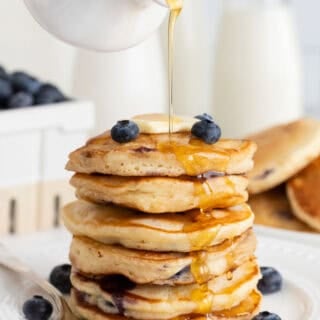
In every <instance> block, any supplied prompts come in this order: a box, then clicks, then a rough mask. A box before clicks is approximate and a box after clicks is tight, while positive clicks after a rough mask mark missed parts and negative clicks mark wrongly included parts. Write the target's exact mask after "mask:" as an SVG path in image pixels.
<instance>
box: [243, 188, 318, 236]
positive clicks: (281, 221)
mask: <svg viewBox="0 0 320 320" xmlns="http://www.w3.org/2000/svg"><path fill="white" fill-rule="evenodd" d="M249 205H250V206H251V208H252V211H253V212H254V214H255V220H254V222H255V224H260V225H264V226H269V227H273V228H280V229H287V230H294V231H303V232H314V231H315V230H314V229H312V228H311V227H309V226H308V225H307V224H305V223H303V222H302V221H300V220H299V219H297V218H296V217H295V215H294V214H293V212H292V209H291V207H290V203H289V201H288V198H287V195H286V190H285V186H284V185H282V186H279V187H277V188H275V189H272V190H269V191H266V192H263V193H260V194H256V195H252V196H251V197H250V200H249Z"/></svg>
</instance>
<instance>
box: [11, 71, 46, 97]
mask: <svg viewBox="0 0 320 320" xmlns="http://www.w3.org/2000/svg"><path fill="white" fill-rule="evenodd" d="M11 83H12V86H13V89H14V90H15V91H16V92H17V91H26V92H29V93H31V94H35V93H36V92H37V91H38V90H39V88H40V86H41V82H40V81H39V80H37V79H36V78H34V77H31V76H30V75H28V74H27V73H25V72H21V71H17V72H14V73H13V74H12V75H11Z"/></svg>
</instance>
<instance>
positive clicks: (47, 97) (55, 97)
mask: <svg viewBox="0 0 320 320" xmlns="http://www.w3.org/2000/svg"><path fill="white" fill-rule="evenodd" d="M62 101H66V97H65V96H64V95H63V93H62V92H61V91H60V90H59V89H58V88H57V87H56V86H54V85H52V84H50V83H46V84H43V85H42V86H41V87H40V89H39V90H38V91H37V92H36V94H35V103H36V104H38V105H39V104H50V103H56V102H62Z"/></svg>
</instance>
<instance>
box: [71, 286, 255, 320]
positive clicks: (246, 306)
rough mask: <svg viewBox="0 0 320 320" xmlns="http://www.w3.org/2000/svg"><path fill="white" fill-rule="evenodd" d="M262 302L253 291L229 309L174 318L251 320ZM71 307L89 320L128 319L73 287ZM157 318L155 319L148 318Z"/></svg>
mask: <svg viewBox="0 0 320 320" xmlns="http://www.w3.org/2000/svg"><path fill="white" fill-rule="evenodd" d="M260 304H261V295H260V293H258V292H257V291H255V290H254V291H252V292H251V293H250V295H249V296H248V297H247V298H246V299H244V300H243V301H242V302H241V303H240V304H239V305H238V306H236V307H234V308H231V309H229V310H222V311H220V312H215V313H211V314H206V315H197V314H190V315H184V316H180V317H178V318H175V319H174V320H251V319H252V318H253V317H254V316H255V315H256V314H257V313H258V312H259V308H260ZM70 307H71V309H72V311H73V312H74V314H75V315H77V316H79V317H80V318H85V319H87V320H128V319H130V318H126V317H125V316H121V315H115V314H110V313H105V312H103V311H102V310H101V309H100V308H99V307H98V306H97V305H94V304H90V303H88V302H87V301H86V295H85V294H83V293H81V292H79V291H77V290H76V289H72V293H71V298H70ZM148 320H155V319H148Z"/></svg>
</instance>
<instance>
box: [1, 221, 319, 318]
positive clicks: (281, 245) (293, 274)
mask: <svg viewBox="0 0 320 320" xmlns="http://www.w3.org/2000/svg"><path fill="white" fill-rule="evenodd" d="M256 232H257V234H258V240H259V246H258V251H257V255H258V258H259V260H260V264H261V265H264V266H273V267H275V268H277V269H278V270H279V271H280V272H281V273H282V275H283V277H284V288H283V290H282V291H281V292H280V293H277V294H273V295H270V296H266V297H264V302H263V307H262V310H268V311H272V312H275V313H277V314H279V315H280V316H281V318H282V320H319V319H320V303H319V302H320V236H312V235H307V234H302V233H300V234H298V233H295V232H288V231H278V230H274V229H270V228H261V227H259V228H256ZM70 240H71V237H70V236H69V235H68V234H67V233H66V232H65V231H63V230H56V231H52V232H46V233H39V234H35V235H31V236H25V237H14V238H6V239H2V242H3V243H4V244H5V245H6V246H7V247H8V248H9V249H10V250H11V251H12V252H13V253H14V254H15V255H16V256H18V257H19V258H20V259H21V260H23V261H24V262H26V263H28V264H29V265H30V266H31V267H32V268H33V269H34V270H35V271H37V272H38V273H39V274H40V275H42V276H43V277H45V278H47V277H48V274H49V272H50V270H51V269H52V268H53V267H54V266H55V265H57V264H60V263H64V262H67V261H68V247H69V243H70ZM15 280H16V279H14V278H12V277H11V278H10V276H9V275H8V273H6V272H5V271H4V270H2V269H0V284H1V285H0V320H19V319H22V318H21V317H20V316H19V310H18V309H17V308H16V307H13V305H14V303H13V301H14V299H16V297H17V296H18V293H19V288H20V287H21V285H19V284H17V281H15Z"/></svg>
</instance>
